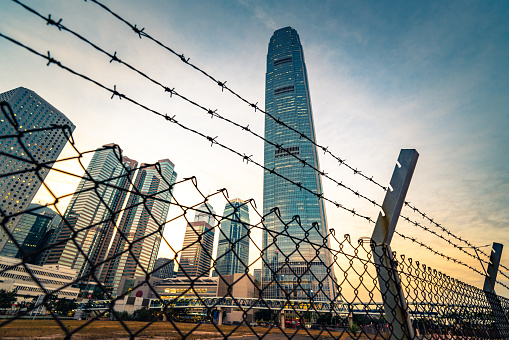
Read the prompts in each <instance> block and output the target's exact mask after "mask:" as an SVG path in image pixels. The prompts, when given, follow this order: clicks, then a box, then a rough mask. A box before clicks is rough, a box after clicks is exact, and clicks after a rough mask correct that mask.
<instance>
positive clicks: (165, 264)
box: [152, 257, 175, 279]
mask: <svg viewBox="0 0 509 340" xmlns="http://www.w3.org/2000/svg"><path fill="white" fill-rule="evenodd" d="M174 266H175V263H174V261H173V260H172V259H167V258H164V257H160V258H158V259H156V263H155V264H154V272H153V273H152V275H153V276H155V277H157V278H160V279H171V278H173V277H174V274H175V272H174V271H173V268H174ZM157 268H159V269H157Z"/></svg>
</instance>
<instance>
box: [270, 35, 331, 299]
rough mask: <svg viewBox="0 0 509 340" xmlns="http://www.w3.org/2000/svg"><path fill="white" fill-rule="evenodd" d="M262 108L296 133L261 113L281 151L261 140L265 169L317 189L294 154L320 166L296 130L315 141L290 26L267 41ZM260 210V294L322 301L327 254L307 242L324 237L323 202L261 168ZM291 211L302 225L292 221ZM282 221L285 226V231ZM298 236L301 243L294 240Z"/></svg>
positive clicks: (327, 288) (327, 280) (327, 291)
mask: <svg viewBox="0 0 509 340" xmlns="http://www.w3.org/2000/svg"><path fill="white" fill-rule="evenodd" d="M265 110H266V111H267V112H268V113H270V114H271V115H272V116H274V117H275V118H276V119H279V120H280V121H282V122H284V124H286V125H288V126H290V127H292V128H293V129H295V130H297V131H299V133H296V132H294V131H292V130H290V129H288V128H287V127H285V126H282V125H280V124H278V123H277V122H275V121H274V120H273V119H271V118H270V117H269V116H268V115H266V117H265V138H266V139H267V140H269V141H271V142H273V143H276V144H278V145H282V147H283V148H284V149H278V148H276V147H275V146H273V145H270V144H269V143H265V147H264V165H265V167H266V168H268V169H273V170H274V171H275V172H277V173H279V174H280V175H282V176H284V177H286V178H288V179H290V180H292V181H294V182H296V183H301V185H302V186H303V187H305V188H307V189H309V190H311V191H312V192H313V193H316V194H320V193H322V183H321V178H320V176H319V174H318V173H316V172H315V171H314V170H313V169H312V168H311V167H309V166H303V164H302V163H301V162H300V160H299V159H297V158H295V157H294V156H298V157H299V158H301V159H304V160H306V162H307V163H308V164H312V165H313V166H314V167H315V168H317V169H319V168H320V165H319V162H318V154H317V150H316V147H315V146H314V145H313V144H312V143H311V142H310V141H308V140H306V139H305V138H302V137H301V135H300V133H302V134H304V135H306V136H308V137H309V138H311V139H312V140H313V141H314V140H315V128H314V123H313V114H312V110H311V100H310V95H309V85H308V77H307V72H306V65H305V62H304V53H303V50H302V45H301V43H300V39H299V35H298V34H297V31H296V30H294V29H293V28H291V27H285V28H282V29H279V30H277V31H275V32H274V34H273V36H272V37H271V39H270V42H269V48H268V53H267V73H266V85H265ZM292 155H294V156H292ZM273 208H278V209H279V212H280V218H278V216H277V214H275V213H271V214H269V213H270V211H271V209H273ZM263 214H264V216H265V217H264V219H265V221H264V225H265V227H266V229H267V230H265V231H264V233H263V249H266V250H265V251H264V255H263V257H264V260H265V263H267V264H265V263H264V264H263V268H262V269H263V273H262V285H263V286H264V287H266V288H265V290H264V296H265V297H267V298H285V297H286V296H290V297H291V298H294V299H300V298H302V299H308V298H309V297H313V298H314V299H315V300H323V301H327V300H329V299H331V298H333V295H334V289H333V287H334V286H333V282H332V275H331V274H329V275H327V267H329V266H330V265H331V255H330V252H328V251H325V250H324V249H321V250H319V251H317V250H316V249H315V247H313V246H312V244H311V243H314V244H318V245H322V244H323V240H324V237H325V236H326V235H327V230H328V229H327V222H326V216H325V206H324V203H323V200H318V199H317V197H316V196H315V195H314V194H312V193H309V192H308V191H306V190H302V189H300V188H299V187H297V186H295V185H293V184H292V183H289V182H288V181H286V180H285V179H283V178H281V177H279V176H277V175H275V174H273V173H271V172H270V171H267V170H266V171H265V173H264V177H263ZM296 215H298V216H299V220H300V224H301V226H302V227H301V226H299V224H298V221H296V220H295V219H294V216H296ZM292 219H293V221H292ZM285 224H288V228H287V229H286V231H285ZM281 233H282V234H281ZM285 235H287V236H285ZM299 239H306V240H307V241H304V242H299V241H298V240H299ZM297 244H298V247H297ZM287 259H288V260H287ZM330 270H332V268H331V269H330ZM276 281H277V282H279V285H277V284H276ZM281 287H282V288H281Z"/></svg>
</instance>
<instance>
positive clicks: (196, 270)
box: [177, 203, 215, 277]
mask: <svg viewBox="0 0 509 340" xmlns="http://www.w3.org/2000/svg"><path fill="white" fill-rule="evenodd" d="M198 210H200V211H197V212H196V213H195V222H189V223H188V225H187V228H186V233H185V235H184V244H183V245H182V252H181V254H180V262H179V269H178V272H177V277H187V276H189V277H199V276H209V275H210V269H211V262H212V250H213V249H214V227H213V225H211V224H209V222H211V223H215V219H214V217H213V216H211V214H215V212H214V209H213V208H212V206H211V205H210V204H208V203H203V204H202V205H201V206H200V207H199V208H198ZM207 211H209V212H210V213H209V214H207V213H206V212H207ZM207 215H208V216H207Z"/></svg>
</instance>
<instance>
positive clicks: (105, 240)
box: [45, 144, 137, 277]
mask: <svg viewBox="0 0 509 340" xmlns="http://www.w3.org/2000/svg"><path fill="white" fill-rule="evenodd" d="M136 165H137V162H136V161H134V160H131V159H129V158H127V157H125V156H122V150H121V149H120V148H119V147H118V146H116V145H114V144H107V145H104V146H103V147H102V148H100V149H98V150H96V151H95V152H94V155H93V156H92V160H91V161H90V164H89V165H88V167H87V170H86V172H85V174H84V175H83V177H82V178H81V180H80V182H79V184H78V187H77V189H76V191H75V193H74V194H73V196H72V198H71V201H70V202H69V205H68V206H67V209H66V211H65V213H64V218H63V220H62V221H61V223H60V225H59V227H58V230H57V231H56V233H55V235H54V238H53V241H55V242H56V245H55V246H53V247H52V248H51V249H50V250H49V251H48V253H47V255H45V263H46V264H60V265H64V266H67V267H71V268H73V269H74V270H76V272H77V275H78V277H81V276H83V275H86V274H88V273H90V271H91V269H92V267H91V264H92V265H94V264H95V263H99V262H102V261H103V260H104V259H105V255H106V248H107V247H108V245H109V243H110V241H111V237H112V234H113V233H115V230H116V228H115V225H116V224H117V220H118V218H119V211H120V210H121V207H122V205H123V203H124V200H125V198H126V193H127V190H128V189H129V182H130V181H129V178H132V175H133V171H134V170H133V169H134V168H135V167H136ZM73 232H76V234H75V235H73ZM76 244H77V245H79V247H80V249H81V251H79V250H78V248H77V246H76ZM82 252H83V253H84V254H85V256H86V258H85V256H83V254H82ZM89 261H90V262H89ZM93 270H94V271H96V272H97V268H95V267H94V269H93Z"/></svg>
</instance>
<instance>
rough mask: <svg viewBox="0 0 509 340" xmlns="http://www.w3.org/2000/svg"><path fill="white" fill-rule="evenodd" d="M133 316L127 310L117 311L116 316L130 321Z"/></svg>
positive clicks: (118, 318)
mask: <svg viewBox="0 0 509 340" xmlns="http://www.w3.org/2000/svg"><path fill="white" fill-rule="evenodd" d="M132 318H133V317H132V315H131V314H129V313H128V312H126V311H123V312H121V313H117V316H116V319H117V320H122V321H130V320H132Z"/></svg>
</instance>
